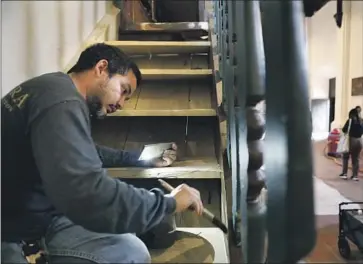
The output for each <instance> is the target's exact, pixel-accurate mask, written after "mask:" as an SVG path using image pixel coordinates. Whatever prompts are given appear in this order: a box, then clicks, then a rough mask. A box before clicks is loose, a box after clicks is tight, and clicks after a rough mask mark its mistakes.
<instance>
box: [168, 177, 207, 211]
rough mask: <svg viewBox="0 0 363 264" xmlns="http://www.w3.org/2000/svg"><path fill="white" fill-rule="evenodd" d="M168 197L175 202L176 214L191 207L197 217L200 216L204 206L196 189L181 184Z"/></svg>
mask: <svg viewBox="0 0 363 264" xmlns="http://www.w3.org/2000/svg"><path fill="white" fill-rule="evenodd" d="M170 196H172V197H174V199H175V200H176V209H175V212H176V213H180V212H183V211H185V210H187V209H188V208H189V207H190V206H191V207H192V208H193V209H194V211H195V212H196V213H197V214H198V215H202V213H203V208H204V206H203V203H202V200H201V199H200V193H199V191H198V190H197V189H194V188H192V187H190V186H188V185H187V184H181V185H179V186H178V187H176V188H175V189H174V190H173V191H172V192H171V193H170Z"/></svg>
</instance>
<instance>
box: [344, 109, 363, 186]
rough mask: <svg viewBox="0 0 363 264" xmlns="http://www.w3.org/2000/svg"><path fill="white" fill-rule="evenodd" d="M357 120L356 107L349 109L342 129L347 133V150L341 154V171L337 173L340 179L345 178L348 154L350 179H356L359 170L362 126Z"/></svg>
mask: <svg viewBox="0 0 363 264" xmlns="http://www.w3.org/2000/svg"><path fill="white" fill-rule="evenodd" d="M362 126H363V125H362V123H361V122H360V120H359V114H358V110H357V108H354V109H352V110H350V111H349V118H348V120H347V121H346V122H345V125H344V127H343V129H342V131H343V133H345V134H347V133H348V138H349V152H348V153H344V154H343V171H342V173H341V174H340V175H339V176H340V177H341V178H342V179H345V180H346V179H347V172H348V161H349V156H350V157H351V159H352V167H353V174H352V176H351V179H352V180H355V181H358V180H359V179H358V171H359V155H360V152H361V150H362V140H361V137H362V133H363V127H362Z"/></svg>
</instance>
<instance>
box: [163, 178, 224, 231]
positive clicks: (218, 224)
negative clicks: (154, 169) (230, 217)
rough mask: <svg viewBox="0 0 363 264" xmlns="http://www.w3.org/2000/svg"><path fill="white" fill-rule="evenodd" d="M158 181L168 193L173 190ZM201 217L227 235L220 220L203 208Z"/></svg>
mask: <svg viewBox="0 0 363 264" xmlns="http://www.w3.org/2000/svg"><path fill="white" fill-rule="evenodd" d="M158 181H159V182H160V184H161V186H163V187H164V188H165V189H166V190H167V191H168V192H172V191H173V190H174V187H173V186H171V185H170V184H169V183H167V182H165V181H163V180H161V179H158ZM190 209H191V210H193V208H190ZM203 216H204V217H205V218H206V219H208V220H209V221H211V222H212V224H214V225H215V226H216V227H218V228H220V229H221V230H222V231H223V233H225V234H227V233H228V229H227V227H226V225H225V224H223V223H222V221H221V220H219V219H218V218H217V217H216V216H215V215H214V214H213V213H212V212H210V211H209V210H208V209H206V208H204V209H203Z"/></svg>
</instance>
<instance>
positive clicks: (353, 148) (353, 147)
mask: <svg viewBox="0 0 363 264" xmlns="http://www.w3.org/2000/svg"><path fill="white" fill-rule="evenodd" d="M361 150H362V139H361V138H353V137H350V138H349V153H344V154H343V174H347V172H348V161H349V157H350V158H351V160H352V171H353V175H352V177H358V171H359V155H360V152H361Z"/></svg>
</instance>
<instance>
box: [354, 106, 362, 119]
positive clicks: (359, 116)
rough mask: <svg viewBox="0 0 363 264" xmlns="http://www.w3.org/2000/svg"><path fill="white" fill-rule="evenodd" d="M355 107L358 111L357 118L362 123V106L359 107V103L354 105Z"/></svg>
mask: <svg viewBox="0 0 363 264" xmlns="http://www.w3.org/2000/svg"><path fill="white" fill-rule="evenodd" d="M355 109H357V111H358V118H359V121H360V122H361V124H363V118H362V107H360V106H359V105H357V106H356V107H355Z"/></svg>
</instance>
